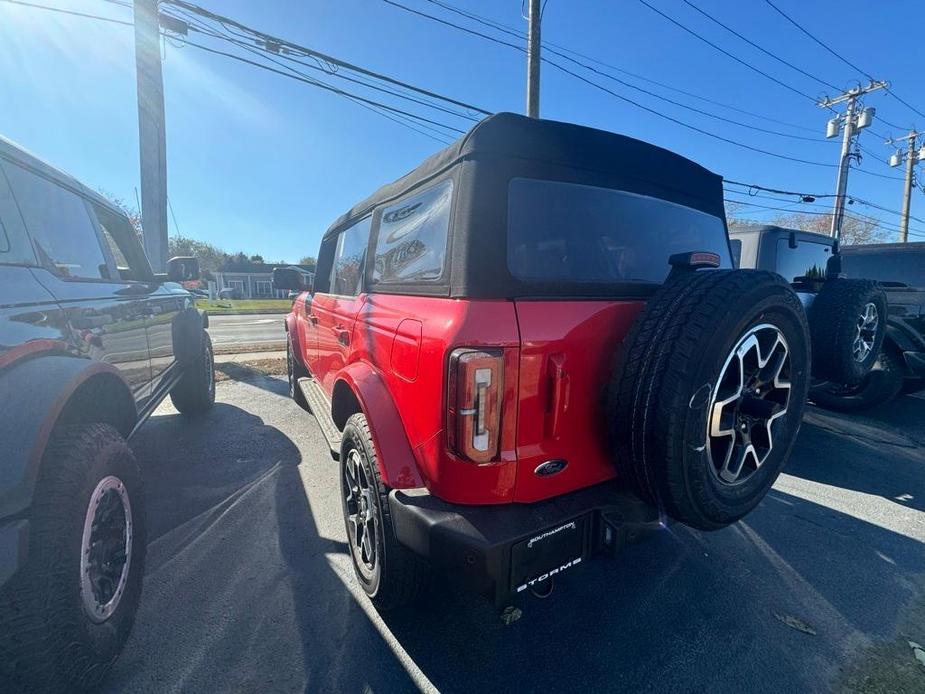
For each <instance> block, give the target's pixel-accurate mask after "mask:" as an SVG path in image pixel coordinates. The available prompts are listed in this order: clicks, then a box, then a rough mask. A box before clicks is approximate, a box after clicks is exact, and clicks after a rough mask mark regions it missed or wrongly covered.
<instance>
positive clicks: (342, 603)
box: [108, 379, 925, 694]
mask: <svg viewBox="0 0 925 694" xmlns="http://www.w3.org/2000/svg"><path fill="white" fill-rule="evenodd" d="M231 388H238V389H240V390H239V391H234V390H226V391H224V393H227V394H228V395H227V397H228V398H234V402H244V403H246V404H247V407H248V408H252V409H254V411H260V412H262V413H263V414H264V417H266V420H265V419H262V418H260V417H257V416H255V415H253V414H249V413H248V412H246V411H245V410H243V409H241V408H239V407H236V406H233V405H230V404H224V403H219V404H217V405H216V406H215V408H214V409H213V410H212V411H211V412H210V413H208V414H207V415H206V416H204V417H202V418H200V419H197V420H187V419H183V418H180V417H179V416H174V415H167V416H158V417H155V418H154V419H153V420H152V421H151V422H150V423H149V424H148V425H147V426H146V428H145V429H143V430H142V432H140V434H139V437H138V439H136V441H135V443H134V445H135V447H136V449H137V452H138V453H137V454H138V457H139V459H140V460H141V462H142V465H143V467H144V472H145V474H146V477H147V481H148V497H149V500H150V503H149V518H150V521H149V526H150V528H151V533H152V538H157V539H156V540H155V541H154V542H152V544H151V547H150V550H149V560H148V567H147V569H148V570H147V573H146V576H145V587H144V595H143V597H142V604H141V609H140V611H139V616H138V621H137V624H136V629H135V631H134V633H133V635H132V637H131V639H130V641H129V644H128V647H127V649H126V651H125V653H124V654H123V656H122V658H120V660H119V661H118V662H117V665H116V668H115V670H114V672H113V674H112V677H111V678H110V680H109V682H108V687H109V690H110V691H124V692H144V691H151V692H186V691H242V692H251V691H260V692H277V691H282V692H294V691H311V692H315V691H324V692H328V691H331V692H335V691H336V692H340V691H349V692H394V691H401V692H404V691H411V690H414V689H416V688H417V687H418V686H419V685H420V684H422V683H424V684H426V681H427V680H429V681H430V682H431V683H433V685H435V686H436V688H438V689H439V690H441V691H444V692H470V691H477V692H491V691H570V690H574V689H581V690H594V691H633V692H636V691H654V692H672V694H673V693H675V692H710V693H711V694H723V693H726V692H728V693H730V694H733V693H734V694H739V693H740V692H744V691H747V692H782V691H793V692H801V693H802V692H815V691H829V689H830V687H831V686H832V682H833V681H834V679H835V678H836V677H837V675H838V672H837V671H838V668H840V667H841V666H842V665H843V664H845V663H846V662H851V660H852V658H853V657H854V656H855V654H858V653H862V652H863V651H864V649H865V648H866V647H867V646H868V645H869V644H870V642H871V640H872V639H892V638H894V636H895V635H896V634H895V632H896V630H897V628H898V627H897V625H898V624H900V623H902V622H903V615H904V613H905V611H906V608H907V605H909V604H910V603H911V602H912V601H914V600H915V599H919V600H920V599H921V596H922V578H923V577H925V551H923V545H922V542H921V541H920V540H921V536H918V537H919V539H913V538H912V537H907V536H906V535H904V534H901V533H900V532H894V531H892V530H890V529H887V528H885V527H883V526H882V525H877V524H874V523H872V522H867V521H865V520H861V519H859V518H857V517H854V516H852V515H848V514H845V513H841V512H839V511H837V510H834V509H833V508H830V507H828V506H823V505H819V504H816V503H813V502H811V501H807V500H805V499H804V498H801V496H797V495H796V493H785V492H783V491H781V490H780V489H775V490H772V492H771V493H770V494H769V495H768V497H767V499H766V500H765V501H764V502H763V503H762V504H761V505H760V506H759V507H758V509H756V510H755V511H754V512H753V513H752V514H751V515H749V516H748V518H747V519H746V520H745V521H744V522H741V523H739V524H737V525H735V526H732V527H730V528H727V529H725V530H722V531H719V532H716V533H700V532H697V531H693V530H690V529H687V528H685V527H683V526H680V525H675V526H672V527H670V528H668V529H666V530H663V531H659V532H657V533H655V534H653V535H651V536H649V538H648V539H647V540H646V541H644V542H642V543H640V544H637V545H633V546H630V547H628V548H627V549H626V550H625V551H624V552H622V553H621V554H620V555H618V556H617V557H616V558H615V559H613V560H599V561H594V562H588V563H587V564H586V565H585V566H584V567H583V568H580V569H578V570H576V571H574V572H573V573H572V574H563V575H562V577H561V580H560V581H559V585H558V587H557V589H556V591H555V592H554V593H553V595H552V597H551V598H550V599H548V600H545V601H540V600H536V599H533V598H529V599H528V600H527V602H526V603H525V604H524V608H525V609H524V616H523V618H522V619H521V620H520V621H518V622H516V623H515V624H513V625H511V626H503V625H502V624H501V622H500V620H499V618H498V613H497V611H496V610H495V609H494V608H493V607H492V606H491V605H490V604H489V603H488V602H487V601H486V600H484V599H482V598H480V597H478V596H473V595H468V594H464V593H461V592H459V591H457V590H455V589H452V588H449V587H447V586H446V585H445V582H444V581H443V580H441V578H440V577H439V576H437V577H435V580H434V585H433V586H432V588H431V589H430V590H429V591H428V592H427V593H425V595H424V596H422V598H421V599H420V602H419V603H418V604H417V605H415V606H413V607H412V608H408V609H405V610H401V611H398V612H396V613H390V614H385V615H381V619H382V621H380V616H379V615H377V614H376V613H375V612H374V611H373V610H372V608H371V607H370V604H369V602H368V601H367V600H366V599H365V597H363V596H362V595H361V594H360V592H359V589H358V588H357V587H356V583H355V580H354V578H353V575H352V571H351V567H350V562H349V559H348V558H347V557H346V556H345V547H344V545H343V538H344V528H343V522H342V519H341V516H340V500H339V497H338V492H337V487H336V485H337V466H336V464H335V463H333V461H331V460H330V457H329V456H328V454H327V451H326V445H325V444H324V441H323V439H322V437H321V434H320V432H319V431H317V426H316V425H315V423H314V422H313V421H312V419H311V417H310V416H308V415H306V414H305V413H303V412H302V411H301V410H299V409H298V407H297V406H296V405H295V404H294V403H292V402H291V401H290V400H288V398H285V397H278V396H285V393H286V388H287V385H286V382H285V380H282V379H263V380H262V381H258V382H256V383H253V384H252V383H248V384H237V385H232V386H231ZM238 398H240V399H238ZM268 422H271V423H275V424H277V425H278V426H273V425H272V424H269V423H268ZM917 426H919V427H921V426H922V425H921V424H919V425H917ZM865 427H867V429H865ZM284 432H285V433H284ZM878 437H879V439H882V440H886V439H883V437H887V439H889V441H890V442H891V443H889V444H884V443H882V441H881V442H878ZM903 440H904V439H903V434H902V432H901V431H899V432H897V431H896V430H890V429H889V428H888V427H881V426H875V424H874V423H872V422H870V420H869V419H864V418H857V419H854V418H852V419H847V420H838V419H837V418H834V417H832V418H830V417H829V415H827V414H825V413H820V411H818V410H813V412H812V413H811V414H810V415H809V416H808V419H807V423H806V425H805V426H804V429H803V431H802V433H801V436H800V440H799V441H798V443H797V448H796V450H795V452H794V456H793V457H792V459H791V463H790V466H789V467H788V469H787V473H788V474H789V475H791V476H792V477H793V478H805V479H807V480H813V481H818V482H822V483H824V484H828V485H838V486H846V487H850V488H853V489H858V490H861V491H865V492H866V493H868V494H877V495H881V496H884V497H888V498H891V499H892V498H893V497H894V496H895V495H896V494H901V493H908V494H909V495H911V496H912V500H911V501H909V502H905V504H904V505H905V506H906V507H910V508H913V509H915V508H919V509H920V508H921V500H922V498H923V492H925V490H923V487H922V475H921V471H922V462H921V459H915V458H914V454H915V455H920V453H915V450H914V449H909V448H907V447H903V446H902V445H900V444H901V443H902V441H903ZM295 441H297V442H298V445H296V443H295ZM885 446H886V448H885ZM300 447H301V451H304V452H306V457H308V455H311V458H312V459H310V460H306V461H303V460H302V455H303V453H301V452H300ZM308 451H311V453H310V454H309V453H308ZM910 451H912V452H910ZM887 456H889V457H888V459H887ZM824 460H828V461H829V463H828V464H827V465H825V464H823V462H822V461H824ZM890 466H892V468H891V467H890ZM891 470H892V472H893V473H894V474H893V475H892V477H891V475H890V474H887V473H888V472H890V471H891ZM851 471H853V472H851ZM916 471H917V472H916ZM797 482H800V480H797ZM788 489H790V487H788ZM800 493H802V492H800ZM895 503H896V504H902V503H904V502H900V501H896V502H895ZM916 504H918V505H916ZM897 508H898V507H897ZM916 522H918V521H916ZM883 525H889V523H887V522H885V521H883ZM891 527H899V526H891ZM383 622H384V623H383ZM788 624H789V625H806V626H807V627H808V629H809V630H811V631H812V632H814V633H812V634H809V633H804V632H802V631H799V630H797V629H794V628H792V626H789V625H788ZM905 636H908V638H909V639H911V640H914V641H918V642H919V643H925V624H920V625H917V626H915V629H913V630H912V632H910V633H908V634H905ZM425 678H426V679H425Z"/></svg>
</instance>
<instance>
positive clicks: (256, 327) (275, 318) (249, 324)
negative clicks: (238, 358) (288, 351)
mask: <svg viewBox="0 0 925 694" xmlns="http://www.w3.org/2000/svg"><path fill="white" fill-rule="evenodd" d="M284 318H285V315H284V314H281V313H254V314H249V315H209V336H210V337H211V338H212V344H213V345H214V346H215V347H230V346H233V345H270V344H274V343H279V344H280V345H285V342H286V331H285V328H284V327H283V319H284Z"/></svg>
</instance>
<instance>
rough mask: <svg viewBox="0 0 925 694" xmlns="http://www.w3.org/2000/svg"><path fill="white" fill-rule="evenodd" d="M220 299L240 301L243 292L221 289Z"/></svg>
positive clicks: (229, 288)
mask: <svg viewBox="0 0 925 694" xmlns="http://www.w3.org/2000/svg"><path fill="white" fill-rule="evenodd" d="M218 298H219V299H240V298H241V292H240V291H238V290H237V289H233V288H231V287H228V288H225V289H220V290H219V292H218Z"/></svg>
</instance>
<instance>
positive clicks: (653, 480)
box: [607, 270, 809, 530]
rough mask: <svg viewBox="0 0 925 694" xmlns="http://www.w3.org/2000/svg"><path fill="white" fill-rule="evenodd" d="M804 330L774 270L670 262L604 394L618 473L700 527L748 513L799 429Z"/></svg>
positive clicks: (805, 370) (805, 381)
mask: <svg viewBox="0 0 925 694" xmlns="http://www.w3.org/2000/svg"><path fill="white" fill-rule="evenodd" d="M808 337H809V330H808V327H807V323H806V315H805V313H804V310H803V306H802V304H801V303H800V300H799V298H798V297H797V296H796V294H795V293H794V291H793V289H792V288H791V287H790V285H788V284H787V283H785V282H784V280H783V279H782V278H781V277H780V276H778V275H776V274H774V273H771V272H764V271H758V270H700V271H696V272H695V271H692V270H675V271H673V272H672V273H671V275H670V276H669V278H668V280H667V281H666V283H665V284H664V285H663V286H662V287H661V288H659V290H658V291H657V292H656V293H655V294H654V295H653V296H652V298H651V299H650V300H649V301H648V303H647V304H646V306H645V308H644V309H643V310H642V312H641V313H640V315H639V316H638V317H637V319H636V322H635V323H634V325H633V327H632V329H631V330H630V333H629V335H628V336H627V338H626V340H625V341H624V343H623V345H622V347H621V348H620V351H619V352H618V357H617V364H616V368H615V370H614V375H613V377H612V381H611V383H610V386H609V391H608V405H607V410H608V419H609V424H610V429H611V440H612V447H613V451H614V463H615V465H616V467H617V471H618V474H619V475H620V476H622V477H623V478H624V479H627V480H628V481H629V483H630V484H631V485H632V487H633V488H634V489H635V491H636V492H637V494H639V496H641V497H642V498H643V499H644V500H646V501H648V502H650V503H653V504H656V505H657V506H658V507H659V508H660V509H661V510H662V511H663V512H664V513H666V514H667V515H668V516H670V517H671V518H673V519H675V520H677V521H680V522H681V523H684V524H686V525H689V526H692V527H694V528H699V529H702V530H713V529H718V528H722V527H724V526H726V525H729V524H730V523H733V522H734V521H736V520H738V519H740V518H742V517H743V516H744V515H745V514H747V513H748V512H749V511H751V510H752V509H753V508H754V507H755V506H756V505H757V504H758V503H759V502H760V501H761V499H762V498H763V497H764V496H765V494H766V493H767V491H768V490H769V489H770V487H771V485H772V484H773V483H774V480H775V479H776V478H777V476H778V474H779V473H780V470H781V468H782V467H783V465H784V463H785V462H786V460H787V457H788V456H789V454H790V451H791V449H792V447H793V443H794V440H795V439H796V435H797V432H798V431H799V427H800V421H801V418H802V414H803V407H804V404H805V400H806V392H807V388H808V385H809V339H808Z"/></svg>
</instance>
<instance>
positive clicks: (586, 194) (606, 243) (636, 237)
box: [507, 178, 732, 283]
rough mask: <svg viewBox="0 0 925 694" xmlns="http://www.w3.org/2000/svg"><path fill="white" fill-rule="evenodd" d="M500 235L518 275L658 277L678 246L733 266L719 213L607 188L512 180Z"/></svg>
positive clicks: (608, 279)
mask: <svg viewBox="0 0 925 694" xmlns="http://www.w3.org/2000/svg"><path fill="white" fill-rule="evenodd" d="M507 233H508V244H507V249H508V250H507V263H508V269H509V270H510V271H511V274H512V275H514V277H517V278H518V279H521V280H528V281H542V282H550V281H553V282H555V281H565V282H590V283H617V282H663V281H664V280H665V277H666V276H667V275H668V271H669V269H670V268H669V266H668V257H669V256H670V255H672V254H673V253H683V252H685V251H712V252H713V253H716V254H718V255H719V257H720V258H721V267H725V268H731V267H732V260H731V258H730V256H729V244H728V242H727V240H726V228H725V225H724V224H723V220H722V219H720V218H719V217H715V216H713V215H710V214H707V213H705V212H700V211H699V210H694V209H692V208H690V207H685V206H683V205H678V204H675V203H671V202H667V201H665V200H661V199H659V198H653V197H648V196H645V195H637V194H635V193H627V192H625V191H620V190H613V189H611V188H598V187H595V186H587V185H581V184H576V183H564V182H561V181H547V180H540V179H531V178H515V179H513V180H512V181H511V183H510V187H509V189H508V232H507Z"/></svg>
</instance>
